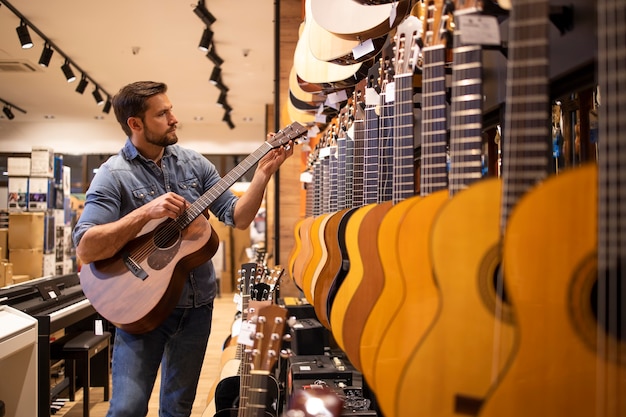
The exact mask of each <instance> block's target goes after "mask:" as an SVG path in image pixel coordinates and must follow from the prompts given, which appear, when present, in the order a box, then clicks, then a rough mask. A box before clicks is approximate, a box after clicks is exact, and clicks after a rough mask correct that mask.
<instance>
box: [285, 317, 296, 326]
mask: <svg viewBox="0 0 626 417" xmlns="http://www.w3.org/2000/svg"><path fill="white" fill-rule="evenodd" d="M296 321H298V319H296V316H290V317H289V318H288V319H287V324H288V325H289V327H293V326H295V324H296Z"/></svg>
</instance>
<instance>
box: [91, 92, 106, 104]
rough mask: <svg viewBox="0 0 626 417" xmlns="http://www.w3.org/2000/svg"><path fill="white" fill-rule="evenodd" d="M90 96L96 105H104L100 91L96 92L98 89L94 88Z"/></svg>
mask: <svg viewBox="0 0 626 417" xmlns="http://www.w3.org/2000/svg"><path fill="white" fill-rule="evenodd" d="M91 95H92V96H93V98H94V99H95V100H96V103H98V106H102V105H103V104H104V99H103V98H102V95H101V94H100V91H98V87H96V88H94V90H93V93H91Z"/></svg>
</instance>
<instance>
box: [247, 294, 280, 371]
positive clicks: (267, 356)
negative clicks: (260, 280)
mask: <svg viewBox="0 0 626 417" xmlns="http://www.w3.org/2000/svg"><path fill="white" fill-rule="evenodd" d="M253 321H254V322H255V323H256V330H255V334H254V345H253V347H252V362H251V363H252V369H253V370H254V371H257V372H260V371H264V372H269V371H271V370H272V368H273V367H274V365H275V364H276V361H277V360H278V356H279V355H280V353H281V352H280V350H281V347H282V341H283V334H284V332H285V325H286V321H287V309H286V308H284V307H279V306H277V305H276V304H272V305H269V306H266V307H263V308H261V309H259V310H258V311H257V312H256V314H255V317H253Z"/></svg>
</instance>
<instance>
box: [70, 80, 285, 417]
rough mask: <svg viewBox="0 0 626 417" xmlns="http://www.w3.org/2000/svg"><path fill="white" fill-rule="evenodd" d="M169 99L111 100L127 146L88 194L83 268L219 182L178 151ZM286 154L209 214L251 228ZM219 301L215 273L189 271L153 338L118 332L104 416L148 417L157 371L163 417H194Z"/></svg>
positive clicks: (141, 88) (147, 90)
mask: <svg viewBox="0 0 626 417" xmlns="http://www.w3.org/2000/svg"><path fill="white" fill-rule="evenodd" d="M166 91H167V86H166V85H165V84H164V83H158V82H152V81H141V82H135V83H132V84H129V85H127V86H125V87H123V88H122V89H121V90H120V91H119V92H118V94H117V95H115V97H114V98H113V100H112V104H113V108H114V110H115V116H116V118H117V121H118V122H119V123H120V125H121V127H122V130H123V131H124V133H126V135H127V136H128V139H127V141H126V144H125V146H124V147H123V148H122V149H121V150H120V152H119V153H118V154H117V155H115V156H112V157H111V158H109V160H107V161H106V162H105V163H104V164H103V165H102V166H101V167H100V169H99V170H98V172H97V173H96V175H95V177H94V179H93V181H92V183H91V185H90V186H89V190H88V191H87V195H86V200H85V207H84V211H83V213H82V214H81V217H80V219H79V221H78V223H77V225H76V227H75V228H74V232H73V239H74V243H75V245H76V253H77V255H78V257H79V258H80V260H81V261H82V262H83V263H84V264H87V263H92V262H95V261H98V260H102V259H108V258H110V257H112V256H114V255H115V254H117V253H118V251H120V250H121V249H122V248H123V247H124V245H126V244H127V243H128V242H129V241H131V240H132V239H134V238H135V237H136V236H137V235H138V234H139V233H140V231H141V230H142V228H143V227H144V226H145V225H146V224H147V223H148V222H150V221H151V220H154V219H164V218H166V217H169V218H171V219H176V218H177V217H178V216H179V215H181V214H182V213H183V212H184V210H185V208H186V207H188V206H189V204H190V203H193V202H194V201H195V200H196V199H197V198H198V197H200V196H201V195H203V194H204V193H205V192H206V191H207V190H209V189H210V188H211V187H212V186H213V185H214V184H215V183H216V182H218V181H219V180H220V176H219V174H218V172H217V169H216V168H215V166H214V165H213V164H211V163H210V162H209V161H208V160H207V159H206V158H204V157H203V156H202V155H200V154H199V153H197V152H195V151H192V150H189V149H185V148H183V147H181V146H180V145H177V144H176V143H177V141H178V138H177V136H176V125H177V123H178V121H177V120H176V117H175V116H174V113H173V112H172V104H171V103H170V101H169V99H168V97H167V95H166ZM288 149H289V150H288ZM292 153H293V150H292V149H291V147H287V149H286V148H284V147H281V148H277V149H274V150H272V151H270V152H269V153H268V154H267V155H266V156H264V157H263V158H262V159H261V160H260V161H259V163H258V166H257V169H256V171H255V173H254V177H253V179H252V181H251V183H250V186H249V188H248V190H247V191H246V192H245V193H244V194H243V195H242V196H241V197H240V198H238V197H236V196H235V195H233V194H232V193H231V192H230V191H226V192H225V193H223V194H222V195H221V196H220V197H219V198H217V199H216V200H215V201H214V203H213V204H212V205H211V207H210V210H211V212H212V213H213V214H214V215H215V216H216V217H217V218H218V219H219V220H221V221H222V222H224V223H226V224H227V225H229V226H233V227H236V228H241V229H245V228H247V227H248V226H249V225H250V223H251V222H252V221H253V220H254V217H255V215H256V213H257V211H258V209H259V206H260V204H261V201H262V199H263V193H264V190H265V187H266V186H267V183H268V181H269V179H270V177H271V176H272V174H273V173H274V172H276V170H278V168H279V167H280V165H281V164H282V163H283V161H284V160H285V159H286V158H287V157H288V156H290V155H291V154H292ZM215 295H216V279H215V271H214V269H213V265H212V263H211V261H207V262H206V263H203V264H201V265H200V266H198V267H196V268H194V269H192V270H191V271H190V273H189V275H188V277H187V279H186V282H185V285H184V288H183V291H182V295H181V296H180V298H179V300H178V303H177V305H176V307H175V308H174V310H173V311H172V313H171V314H170V315H169V316H168V317H167V318H166V319H165V320H164V321H163V322H162V323H161V324H160V325H158V326H157V327H156V328H155V329H154V330H150V331H148V332H144V333H140V334H135V333H129V332H127V331H125V330H123V329H119V328H118V329H116V334H115V342H114V347H113V366H112V385H113V392H112V397H111V400H110V404H109V411H108V413H107V416H109V417H121V416H132V417H137V416H145V415H146V414H147V412H148V400H149V398H150V394H151V393H152V390H153V387H154V383H155V380H156V376H157V371H158V369H159V365H160V366H161V387H160V400H159V401H160V410H159V415H160V416H189V415H190V414H191V409H192V405H193V401H194V398H195V395H196V388H197V384H198V378H199V376H200V370H201V368H202V362H203V359H204V356H205V351H206V347H207V342H208V338H209V333H210V331H211V318H212V310H213V299H214V297H215Z"/></svg>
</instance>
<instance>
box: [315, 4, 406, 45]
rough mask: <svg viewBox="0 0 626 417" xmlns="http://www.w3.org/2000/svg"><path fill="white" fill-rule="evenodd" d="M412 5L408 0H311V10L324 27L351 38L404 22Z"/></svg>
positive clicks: (365, 36)
mask: <svg viewBox="0 0 626 417" xmlns="http://www.w3.org/2000/svg"><path fill="white" fill-rule="evenodd" d="M410 9H411V2H410V1H409V0H397V1H394V2H393V3H387V4H379V5H373V6H364V5H362V4H359V3H357V2H355V1H353V0H312V1H311V12H312V15H313V18H314V19H315V21H316V22H317V23H318V24H319V25H320V26H321V27H322V28H324V29H325V30H327V31H329V32H331V33H334V34H335V35H337V36H339V37H340V38H344V39H348V40H355V39H356V40H361V41H362V40H365V39H370V38H377V37H379V36H382V35H385V34H387V33H389V32H390V31H391V30H392V29H394V28H395V27H396V26H398V25H399V24H400V22H402V20H403V19H404V17H405V16H406V15H407V13H408V12H409V10H410Z"/></svg>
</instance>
